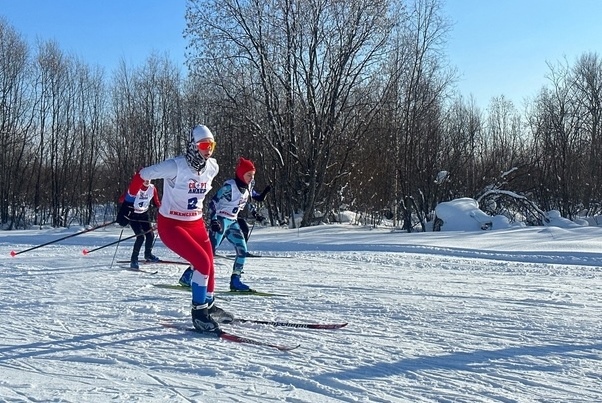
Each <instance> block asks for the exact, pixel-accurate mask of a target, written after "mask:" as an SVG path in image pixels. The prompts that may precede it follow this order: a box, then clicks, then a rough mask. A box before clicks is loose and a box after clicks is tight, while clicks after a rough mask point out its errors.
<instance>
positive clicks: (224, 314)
mask: <svg viewBox="0 0 602 403" xmlns="http://www.w3.org/2000/svg"><path fill="white" fill-rule="evenodd" d="M205 302H206V303H207V310H208V312H209V315H211V317H212V318H213V319H214V320H215V321H216V322H218V323H232V322H234V315H233V314H231V313H230V312H228V311H226V310H224V309H222V308H220V307H219V306H217V305H215V298H211V299H207V300H206V301H205Z"/></svg>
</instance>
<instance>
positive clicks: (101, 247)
mask: <svg viewBox="0 0 602 403" xmlns="http://www.w3.org/2000/svg"><path fill="white" fill-rule="evenodd" d="M154 230H155V228H154V227H153V228H151V229H149V230H148V231H144V232H142V233H140V234H134V235H132V236H128V237H127V238H123V239H118V240H116V241H115V242H111V243H108V244H106V245H103V246H99V247H98V248H94V249H90V250H88V249H84V250H83V251H82V252H83V254H84V255H87V254H88V253H92V252H95V251H97V250H100V249H104V248H106V247H108V246H112V245H115V244H117V243H119V242H123V241H127V240H128V239H132V238H136V237H137V236H140V235H145V234H148V233H149V232H151V231H154Z"/></svg>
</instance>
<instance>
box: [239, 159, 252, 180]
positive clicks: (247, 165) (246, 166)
mask: <svg viewBox="0 0 602 403" xmlns="http://www.w3.org/2000/svg"><path fill="white" fill-rule="evenodd" d="M249 171H255V165H253V162H251V160H247V159H244V158H243V157H240V159H239V160H238V165H237V166H236V177H237V178H238V179H240V180H243V176H245V174H246V173H247V172H249Z"/></svg>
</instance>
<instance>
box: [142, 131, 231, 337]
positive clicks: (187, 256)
mask: <svg viewBox="0 0 602 403" xmlns="http://www.w3.org/2000/svg"><path fill="white" fill-rule="evenodd" d="M214 150H215V140H214V137H213V134H212V133H211V131H210V130H209V128H207V127H206V126H202V125H201V126H195V127H194V128H193V129H192V130H191V131H190V137H189V140H188V148H187V150H186V154H185V155H180V156H177V157H174V158H170V159H167V160H165V161H163V162H160V163H158V164H155V165H151V166H149V167H146V168H142V169H141V170H140V171H139V172H138V175H136V176H135V177H134V179H133V180H132V184H131V185H130V187H131V188H132V189H135V188H136V187H140V186H142V184H143V181H145V180H151V179H158V178H163V179H164V182H163V200H162V203H161V207H160V209H159V215H158V217H157V226H158V231H159V236H160V237H161V241H162V242H163V243H164V244H165V246H167V247H168V248H169V249H171V250H172V251H174V252H175V253H176V254H178V255H179V256H181V257H182V258H183V259H184V260H186V261H188V262H190V264H191V266H192V267H193V268H194V270H193V274H192V278H191V287H192V310H191V316H192V324H193V325H194V327H195V328H196V329H197V330H199V331H202V332H207V333H214V334H217V335H219V334H221V329H220V328H219V324H218V323H217V321H216V319H217V320H220V321H223V322H226V321H231V320H232V319H233V317H232V315H230V314H229V313H227V312H226V311H224V310H223V309H221V308H219V307H217V306H216V305H215V298H214V288H215V276H214V268H213V251H212V249H211V242H210V241H209V236H208V234H207V230H206V229H205V222H204V221H203V200H204V198H205V196H206V195H207V193H208V192H209V191H210V190H211V184H212V181H213V179H214V178H215V176H216V175H217V174H218V172H219V166H218V164H217V161H216V160H215V159H214V158H211V155H212V154H213V151H214Z"/></svg>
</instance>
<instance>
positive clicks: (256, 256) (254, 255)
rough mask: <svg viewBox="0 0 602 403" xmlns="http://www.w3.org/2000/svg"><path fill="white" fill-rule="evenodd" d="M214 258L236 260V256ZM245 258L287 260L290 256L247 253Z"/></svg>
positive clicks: (217, 255)
mask: <svg viewBox="0 0 602 403" xmlns="http://www.w3.org/2000/svg"><path fill="white" fill-rule="evenodd" d="M214 256H215V257H219V258H222V259H228V260H233V259H236V255H221V254H215V255H214ZM245 257H247V258H273V259H288V258H292V256H287V255H256V254H254V253H247V256H245Z"/></svg>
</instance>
